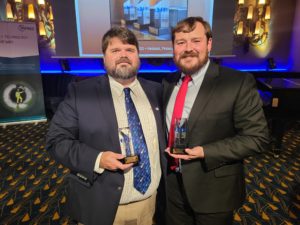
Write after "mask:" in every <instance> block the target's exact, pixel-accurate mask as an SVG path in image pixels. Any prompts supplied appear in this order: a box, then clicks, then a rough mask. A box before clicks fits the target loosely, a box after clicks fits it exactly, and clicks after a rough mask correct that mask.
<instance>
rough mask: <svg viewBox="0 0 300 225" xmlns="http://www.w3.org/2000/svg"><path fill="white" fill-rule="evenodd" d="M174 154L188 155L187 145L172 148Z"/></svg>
mask: <svg viewBox="0 0 300 225" xmlns="http://www.w3.org/2000/svg"><path fill="white" fill-rule="evenodd" d="M171 153H172V154H179V155H186V152H185V147H173V148H171Z"/></svg>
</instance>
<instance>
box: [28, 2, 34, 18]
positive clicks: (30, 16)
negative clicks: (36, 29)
mask: <svg viewBox="0 0 300 225" xmlns="http://www.w3.org/2000/svg"><path fill="white" fill-rule="evenodd" d="M28 19H35V14H34V8H33V4H29V5H28Z"/></svg>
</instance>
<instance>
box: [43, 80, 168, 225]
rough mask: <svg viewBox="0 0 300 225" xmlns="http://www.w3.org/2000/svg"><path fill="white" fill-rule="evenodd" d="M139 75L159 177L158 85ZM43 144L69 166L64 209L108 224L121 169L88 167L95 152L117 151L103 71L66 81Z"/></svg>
mask: <svg viewBox="0 0 300 225" xmlns="http://www.w3.org/2000/svg"><path fill="white" fill-rule="evenodd" d="M139 81H140V84H141V86H142V88H143V90H144V91H145V93H146V95H147V97H148V99H149V102H150V104H151V106H152V109H153V113H154V116H155V119H156V125H157V129H158V137H159V147H160V152H161V154H160V156H161V157H160V161H161V167H162V170H163V171H162V178H163V177H165V171H166V170H165V168H166V159H165V156H164V152H163V150H164V149H165V139H164V132H163V130H162V109H161V96H162V90H161V85H160V84H158V83H155V82H152V81H148V80H144V79H139ZM46 148H47V150H48V151H49V152H50V153H51V154H52V155H53V156H54V157H55V158H56V159H57V160H58V161H59V162H60V163H62V164H63V165H64V166H66V167H68V168H69V169H70V170H71V174H70V175H69V177H70V178H71V179H68V184H67V185H68V187H67V193H68V199H67V203H66V213H67V214H68V215H69V216H70V217H71V218H72V219H75V220H77V221H79V222H82V223H84V224H85V225H98V224H101V225H111V224H112V223H113V221H114V218H115V214H116V210H117V208H118V205H119V201H120V197H121V194H122V190H123V184H124V175H123V171H109V170H105V171H104V172H103V173H102V174H101V175H99V174H97V173H95V172H94V165H95V160H96V158H97V156H98V154H99V152H101V151H107V150H109V151H113V152H116V153H121V148H120V144H119V137H118V125H117V119H116V113H115V109H114V106H113V100H112V95H111V91H110V86H109V80H108V77H107V76H101V77H96V78H91V79H87V80H85V81H81V82H77V83H75V82H74V83H71V84H70V85H69V89H68V94H67V96H66V97H65V99H64V101H63V102H62V103H61V104H60V105H59V107H58V110H57V112H56V113H55V115H54V117H53V119H52V121H51V125H50V128H49V132H48V134H47V146H46ZM73 174H75V175H73ZM76 174H77V176H76Z"/></svg>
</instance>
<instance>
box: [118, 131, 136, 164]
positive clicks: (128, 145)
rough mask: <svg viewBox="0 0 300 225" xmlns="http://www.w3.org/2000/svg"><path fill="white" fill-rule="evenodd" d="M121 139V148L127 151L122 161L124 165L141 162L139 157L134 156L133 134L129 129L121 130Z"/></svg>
mask: <svg viewBox="0 0 300 225" xmlns="http://www.w3.org/2000/svg"><path fill="white" fill-rule="evenodd" d="M119 139H120V144H121V148H122V149H124V150H125V151H124V152H125V154H126V156H125V158H123V159H121V160H120V161H121V162H122V163H124V164H128V163H133V164H136V163H138V161H139V156H138V155H135V154H134V151H133V147H132V146H133V145H132V139H131V133H130V129H129V127H123V128H119Z"/></svg>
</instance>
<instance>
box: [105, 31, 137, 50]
mask: <svg viewBox="0 0 300 225" xmlns="http://www.w3.org/2000/svg"><path fill="white" fill-rule="evenodd" d="M114 37H116V38H119V39H120V40H121V41H122V43H123V44H130V45H134V46H135V47H136V48H137V50H138V51H139V43H138V40H137V38H136V36H135V35H134V33H133V32H132V31H131V30H129V29H127V28H125V27H112V28H111V29H110V30H108V31H107V32H106V33H105V34H104V35H103V38H102V52H103V54H105V51H106V49H107V47H108V44H109V41H110V39H112V38H114Z"/></svg>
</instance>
